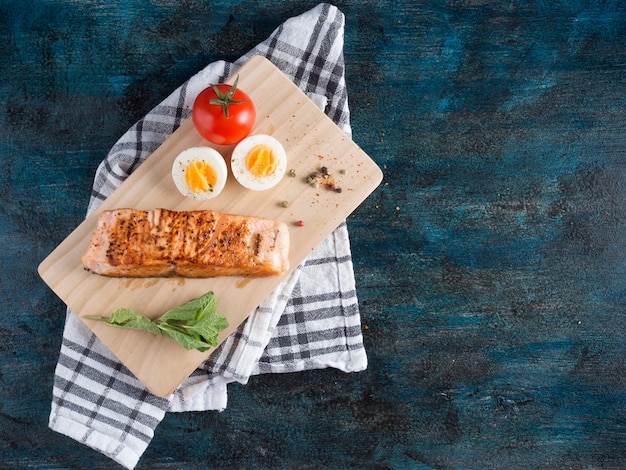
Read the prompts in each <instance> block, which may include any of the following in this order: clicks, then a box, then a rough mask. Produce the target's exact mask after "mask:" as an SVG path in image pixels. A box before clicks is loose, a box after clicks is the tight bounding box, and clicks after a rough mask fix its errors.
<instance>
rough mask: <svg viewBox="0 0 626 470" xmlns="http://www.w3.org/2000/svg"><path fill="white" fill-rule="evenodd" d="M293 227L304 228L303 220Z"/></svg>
mask: <svg viewBox="0 0 626 470" xmlns="http://www.w3.org/2000/svg"><path fill="white" fill-rule="evenodd" d="M295 225H296V227H304V220H298V221H297V222H296V224H295Z"/></svg>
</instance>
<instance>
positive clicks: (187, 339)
mask: <svg viewBox="0 0 626 470" xmlns="http://www.w3.org/2000/svg"><path fill="white" fill-rule="evenodd" d="M159 328H160V329H161V331H163V334H164V335H165V336H168V337H169V338H172V339H173V340H174V341H176V342H178V343H179V344H180V345H181V346H182V347H184V348H185V349H197V350H198V351H200V352H204V351H207V350H209V349H211V348H212V347H213V346H214V345H212V344H209V343H207V342H206V341H204V340H203V339H202V338H200V337H197V336H195V335H193V334H190V333H189V332H187V331H181V330H180V329H178V328H176V327H174V326H172V325H169V324H167V323H164V324H162V325H161V326H160V327H159Z"/></svg>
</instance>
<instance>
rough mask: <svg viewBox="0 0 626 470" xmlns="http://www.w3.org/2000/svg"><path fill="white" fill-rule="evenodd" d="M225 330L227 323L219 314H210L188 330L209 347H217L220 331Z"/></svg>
mask: <svg viewBox="0 0 626 470" xmlns="http://www.w3.org/2000/svg"><path fill="white" fill-rule="evenodd" d="M226 328H228V321H227V320H226V318H225V317H224V316H223V315H220V314H219V313H212V314H210V315H207V316H205V317H204V318H202V319H201V320H200V321H198V322H197V323H196V324H195V325H193V327H192V328H190V330H192V331H193V332H194V333H195V334H196V335H198V336H200V337H201V338H203V339H204V341H206V342H207V343H208V344H210V345H211V346H217V337H218V336H219V334H220V331H222V330H224V329H226Z"/></svg>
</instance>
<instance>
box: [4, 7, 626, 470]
mask: <svg viewBox="0 0 626 470" xmlns="http://www.w3.org/2000/svg"><path fill="white" fill-rule="evenodd" d="M315 4H316V2H309V1H306V2H290V1H289V2H288V1H277V2H269V1H265V0H262V1H248V0H242V1H236V2H225V1H216V2H193V1H192V2H155V1H148V0H140V1H137V2H131V1H115V2H113V1H102V2H87V1H84V2H62V1H32V2H22V1H6V0H5V1H3V2H1V3H0V10H1V11H2V14H1V15H0V23H1V25H2V26H1V27H0V35H1V41H0V53H1V55H2V58H3V59H2V66H1V67H0V78H1V80H0V96H1V99H0V106H1V108H0V110H1V112H0V124H1V125H0V129H1V130H0V136H1V138H0V152H1V158H2V164H3V171H2V172H1V173H0V184H1V187H2V192H1V197H2V200H1V204H0V207H1V218H0V224H1V225H0V237H1V243H2V245H3V247H4V249H3V250H2V254H1V255H0V256H1V257H2V261H1V263H2V274H0V289H1V293H2V296H1V297H2V300H1V301H2V306H3V315H2V317H1V319H0V339H1V340H0V351H1V352H2V359H0V384H1V386H0V394H1V395H0V466H1V467H2V468H20V469H22V468H117V467H116V466H115V465H114V464H113V462H112V461H110V460H109V459H107V458H106V457H103V456H101V455H100V454H98V453H96V452H94V451H91V450H89V449H87V448H85V447H84V446H82V445H80V444H78V443H76V442H74V441H72V440H71V439H68V438H65V437H63V436H60V435H57V434H55V433H53V432H51V431H49V430H48V428H47V418H48V413H49V405H50V399H51V388H52V377H53V372H54V366H55V363H56V359H57V354H58V349H59V345H60V340H61V334H62V328H63V322H64V307H63V304H62V303H61V301H59V300H58V299H57V298H56V296H55V295H54V294H53V293H52V292H51V291H50V290H49V289H48V288H47V286H45V284H44V283H43V282H42V281H41V280H40V279H39V277H38V276H37V273H36V267H37V265H38V264H39V262H40V261H41V260H42V259H43V258H44V257H45V256H46V255H47V254H48V253H49V252H50V251H51V250H52V249H53V248H54V247H55V246H56V245H57V244H58V243H59V241H61V240H62V239H63V238H64V237H65V236H66V235H67V234H68V233H70V232H71V230H72V229H73V228H74V227H76V226H77V225H78V224H79V223H80V222H81V220H82V218H83V216H84V213H85V209H86V204H87V199H88V197H89V189H90V187H91V179H92V177H93V174H94V171H95V168H96V166H97V164H98V162H99V161H100V160H101V159H102V158H103V156H104V155H105V154H106V152H107V151H108V149H109V148H110V147H111V146H112V145H113V143H114V142H115V141H116V140H117V138H118V137H119V136H120V135H121V133H123V132H124V131H125V130H126V129H127V128H128V127H130V126H131V125H132V124H133V123H134V122H135V121H136V120H137V119H138V118H139V117H141V116H142V115H143V114H145V113H146V112H147V111H148V110H149V109H150V108H151V107H152V106H154V105H155V104H156V103H158V102H159V101H160V100H162V99H163V98H164V97H165V96H167V95H168V94H169V93H170V92H171V90H173V89H174V88H175V87H176V86H178V85H179V84H180V83H182V81H184V80H185V79H186V78H188V77H189V76H190V75H191V74H193V73H195V72H196V71H197V70H198V69H200V68H201V67H203V66H204V65H205V64H206V63H208V62H211V61H213V60H217V59H226V60H232V59H235V58H237V57H239V55H241V54H243V53H244V52H247V51H248V50H249V49H250V48H251V47H252V46H253V45H254V44H256V43H258V42H259V41H260V40H262V39H264V38H265V37H266V36H267V35H268V34H269V33H270V32H271V31H272V30H273V29H274V28H275V27H276V26H277V25H278V24H280V23H281V22H282V21H284V20H285V19H286V18H288V17H290V16H293V15H295V14H299V13H301V12H303V11H305V10H306V9H309V8H310V7H313V6H314V5H315ZM337 6H339V7H340V8H341V9H342V11H343V12H344V13H345V14H346V22H347V23H346V38H345V40H346V46H345V56H346V67H347V68H346V72H347V82H348V91H349V96H350V107H351V111H352V126H353V132H354V140H355V141H356V142H357V143H358V144H359V145H360V146H362V147H363V149H364V150H365V151H366V152H367V153H368V154H369V155H371V156H372V158H374V160H376V161H377V163H378V164H379V165H380V166H381V167H383V169H384V171H385V180H384V182H383V184H382V185H381V187H380V188H379V189H378V190H376V192H374V194H373V195H372V196H371V197H370V198H369V199H368V200H367V201H366V202H365V204H363V205H362V206H360V207H359V209H358V210H357V211H356V212H355V213H354V214H353V215H352V216H351V217H350V218H349V219H348V227H349V230H350V235H351V240H352V245H353V256H354V263H355V272H356V281H357V288H358V295H359V300H360V306H361V312H362V317H363V324H364V325H365V326H366V329H365V330H364V339H365V344H366V348H367V352H368V355H369V366H368V369H367V371H365V372H362V373H358V374H351V375H348V374H344V373H341V372H337V371H334V370H320V371H313V372H304V373H297V374H292V375H281V376H262V377H256V378H254V379H252V380H251V381H250V383H249V384H247V385H246V386H233V387H232V388H231V389H230V395H229V407H228V409H227V410H226V411H224V412H223V413H187V414H181V415H176V414H168V415H167V416H166V418H165V420H164V421H163V422H162V423H161V424H160V425H159V427H158V428H157V430H156V435H155V438H154V440H153V442H152V444H151V445H150V447H149V448H148V450H147V452H146V453H145V454H144V456H143V458H142V460H141V461H140V465H139V466H138V468H140V469H148V468H150V469H154V468H167V469H174V468H176V469H178V468H182V467H184V468H189V469H201V468H202V469H204V468H347V467H353V468H620V467H624V466H626V457H625V453H624V449H625V448H626V431H625V429H626V428H625V426H624V423H625V422H626V339H625V338H626V336H625V327H626V317H625V315H624V314H625V312H626V213H625V207H626V184H625V183H626V121H625V110H626V73H625V72H626V9H625V7H624V6H623V3H622V2H605V1H596V0H588V1H566V2H510V1H506V2H482V1H466V2H462V1H448V2H444V1H427V0H424V1H420V2H415V1H398V2H390V1H387V0H383V1H380V2H371V3H364V2H360V1H359V2H357V1H344V2H338V3H337Z"/></svg>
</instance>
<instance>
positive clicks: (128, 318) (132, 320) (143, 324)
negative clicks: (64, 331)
mask: <svg viewBox="0 0 626 470" xmlns="http://www.w3.org/2000/svg"><path fill="white" fill-rule="evenodd" d="M85 318H89V319H91V320H101V321H104V322H106V323H108V324H109V325H111V326H117V327H121V328H131V329H133V330H140V331H147V332H148V333H154V334H160V333H161V332H160V330H159V327H158V326H157V325H156V324H155V323H154V322H153V321H152V320H150V319H149V318H147V317H144V316H143V315H141V314H139V313H137V312H135V311H134V310H131V309H129V308H118V309H117V310H116V311H115V312H113V313H112V314H111V316H110V317H109V318H104V317H94V316H86V317H85Z"/></svg>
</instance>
